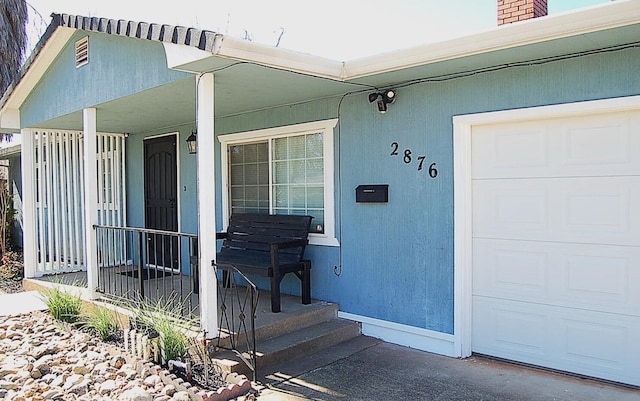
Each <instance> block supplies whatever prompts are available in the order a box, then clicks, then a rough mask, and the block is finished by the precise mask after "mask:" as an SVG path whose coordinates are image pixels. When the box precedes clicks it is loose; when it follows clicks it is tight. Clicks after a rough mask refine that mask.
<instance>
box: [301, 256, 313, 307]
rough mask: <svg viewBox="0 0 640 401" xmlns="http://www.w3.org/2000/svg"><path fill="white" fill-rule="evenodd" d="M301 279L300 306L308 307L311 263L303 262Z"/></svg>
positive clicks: (308, 261)
mask: <svg viewBox="0 0 640 401" xmlns="http://www.w3.org/2000/svg"><path fill="white" fill-rule="evenodd" d="M302 263H303V270H302V279H301V280H300V283H301V285H302V304H303V305H309V304H310V303H311V261H310V260H303V261H302Z"/></svg>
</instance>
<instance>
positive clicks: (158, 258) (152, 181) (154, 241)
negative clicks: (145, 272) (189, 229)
mask: <svg viewBox="0 0 640 401" xmlns="http://www.w3.org/2000/svg"><path fill="white" fill-rule="evenodd" d="M177 174H178V168H177V158H176V137H175V135H169V136H163V137H159V138H153V139H148V140H145V141H144V203H145V208H144V217H145V227H146V228H151V229H156V230H163V231H176V232H177V231H178V185H177ZM147 255H148V256H147V263H148V264H149V265H153V266H162V267H168V268H172V269H176V268H178V241H177V238H175V237H172V236H169V235H161V234H155V235H149V236H148V237H147Z"/></svg>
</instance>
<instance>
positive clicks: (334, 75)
mask: <svg viewBox="0 0 640 401" xmlns="http://www.w3.org/2000/svg"><path fill="white" fill-rule="evenodd" d="M163 44H164V48H165V53H166V56H167V64H168V66H169V68H173V69H177V70H181V71H189V72H211V71H213V72H215V70H216V69H219V68H224V67H225V66H227V65H231V64H235V63H242V62H246V63H252V64H258V65H263V66H267V67H272V68H275V69H279V70H284V71H292V72H298V73H301V74H304V75H310V76H315V77H323V78H329V79H333V80H340V78H341V77H342V71H343V63H341V62H338V61H333V60H328V59H325V58H322V57H317V56H312V55H309V54H304V53H298V52H295V51H291V50H286V49H280V48H276V47H272V46H267V45H262V44H259V43H253V42H250V41H247V40H240V39H234V38H232V37H228V36H222V35H217V36H216V44H215V46H214V51H213V53H209V52H206V51H202V50H199V49H196V48H192V49H193V50H189V49H183V48H184V47H185V46H182V45H175V44H171V43H163ZM221 59H222V60H227V62H225V63H221V62H220V60H221Z"/></svg>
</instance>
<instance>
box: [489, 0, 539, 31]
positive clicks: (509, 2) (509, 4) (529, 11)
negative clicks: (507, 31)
mask: <svg viewBox="0 0 640 401" xmlns="http://www.w3.org/2000/svg"><path fill="white" fill-rule="evenodd" d="M545 15H547V0H498V25H504V24H510V23H512V22H518V21H524V20H528V19H531V18H538V17H543V16H545Z"/></svg>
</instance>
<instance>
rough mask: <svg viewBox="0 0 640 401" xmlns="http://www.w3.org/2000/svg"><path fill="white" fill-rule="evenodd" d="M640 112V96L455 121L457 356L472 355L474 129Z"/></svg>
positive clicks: (455, 119)
mask: <svg viewBox="0 0 640 401" xmlns="http://www.w3.org/2000/svg"><path fill="white" fill-rule="evenodd" d="M637 109H640V96H629V97H621V98H611V99H603V100H594V101H585V102H575V103H566V104H560V105H553V106H541V107H531V108H523V109H515V110H506V111H497V112H488V113H479V114H468V115H460V116H454V117H453V167H454V172H453V183H454V188H453V192H454V200H453V203H454V333H455V334H454V336H453V341H454V356H457V357H467V356H469V355H471V322H472V308H471V290H472V288H471V278H472V265H473V260H472V213H471V210H472V202H473V199H472V182H471V176H472V175H471V173H472V171H471V169H472V160H471V134H472V127H473V126H478V125H485V124H496V123H506V122H516V121H530V120H541V119H551V118H558V117H573V116H580V115H585V116H588V115H592V114H594V113H609V112H622V111H628V110H637Z"/></svg>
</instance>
